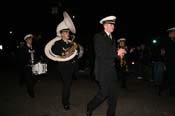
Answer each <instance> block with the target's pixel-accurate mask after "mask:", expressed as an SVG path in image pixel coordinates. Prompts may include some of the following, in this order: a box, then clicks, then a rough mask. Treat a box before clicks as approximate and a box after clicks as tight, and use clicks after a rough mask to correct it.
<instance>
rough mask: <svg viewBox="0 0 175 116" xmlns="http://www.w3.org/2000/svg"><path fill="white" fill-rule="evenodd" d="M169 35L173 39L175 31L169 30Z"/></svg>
mask: <svg viewBox="0 0 175 116" xmlns="http://www.w3.org/2000/svg"><path fill="white" fill-rule="evenodd" d="M168 36H169V37H170V38H172V39H175V31H172V32H169V34H168Z"/></svg>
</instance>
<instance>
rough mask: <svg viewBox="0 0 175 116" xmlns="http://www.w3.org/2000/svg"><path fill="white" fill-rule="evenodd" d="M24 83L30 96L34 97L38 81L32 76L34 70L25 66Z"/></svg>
mask: <svg viewBox="0 0 175 116" xmlns="http://www.w3.org/2000/svg"><path fill="white" fill-rule="evenodd" d="M24 82H25V85H26V88H27V92H28V94H29V96H30V97H34V96H35V93H34V85H35V83H36V79H35V78H34V77H33V75H32V68H31V67H30V66H25V68H24Z"/></svg>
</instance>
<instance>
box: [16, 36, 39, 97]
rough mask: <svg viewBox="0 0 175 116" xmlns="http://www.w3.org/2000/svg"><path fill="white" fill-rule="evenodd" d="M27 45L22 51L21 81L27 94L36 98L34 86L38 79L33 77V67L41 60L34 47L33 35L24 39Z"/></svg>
mask: <svg viewBox="0 0 175 116" xmlns="http://www.w3.org/2000/svg"><path fill="white" fill-rule="evenodd" d="M24 41H25V44H24V46H22V47H21V50H20V57H19V59H20V60H21V61H20V67H21V70H22V72H21V76H22V77H21V81H22V82H24V84H25V85H26V88H27V92H28V94H29V96H30V97H32V98H34V97H35V92H34V85H35V83H36V81H37V80H36V78H35V77H34V76H33V72H32V65H33V64H35V63H36V62H37V61H38V60H39V56H38V54H37V51H36V49H35V47H34V46H33V45H32V42H33V35H32V34H28V35H26V36H25V37H24Z"/></svg>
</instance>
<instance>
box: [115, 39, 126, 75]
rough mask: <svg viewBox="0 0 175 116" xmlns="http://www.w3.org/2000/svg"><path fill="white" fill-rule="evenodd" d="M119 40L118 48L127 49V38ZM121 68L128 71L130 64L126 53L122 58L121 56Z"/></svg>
mask: <svg viewBox="0 0 175 116" xmlns="http://www.w3.org/2000/svg"><path fill="white" fill-rule="evenodd" d="M117 42H118V50H119V49H125V50H126V49H127V46H126V39H125V38H120V39H119V40H118V41H117ZM120 68H121V69H122V70H123V71H125V72H128V64H127V59H126V54H124V56H123V57H122V58H121V57H120Z"/></svg>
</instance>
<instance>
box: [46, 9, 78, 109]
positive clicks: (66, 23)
mask: <svg viewBox="0 0 175 116" xmlns="http://www.w3.org/2000/svg"><path fill="white" fill-rule="evenodd" d="M63 15H64V20H63V21H62V22H61V23H60V24H59V25H58V26H57V29H56V31H57V37H56V39H55V40H54V39H53V40H51V42H52V41H54V42H53V45H50V44H51V42H49V43H48V44H47V45H46V49H45V53H46V55H47V56H48V57H49V58H50V59H52V60H54V61H57V62H56V63H57V69H58V72H59V74H60V76H61V79H62V81H63V90H62V104H63V107H64V109H65V110H69V109H70V101H69V99H70V95H71V84H72V81H73V79H74V78H73V77H74V76H75V71H77V70H76V69H77V65H78V63H77V60H78V52H77V53H76V51H78V44H76V43H75V42H74V41H73V40H74V39H75V36H74V35H73V34H74V32H75V28H74V24H73V22H72V20H71V18H70V17H69V15H68V14H67V13H66V12H64V13H63ZM70 33H72V34H70ZM57 38H59V39H58V40H57ZM49 46H51V47H49ZM49 50H50V52H52V53H53V54H54V56H56V57H52V55H50V52H47V51H49ZM55 59H56V60H55Z"/></svg>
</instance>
